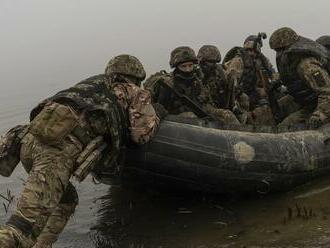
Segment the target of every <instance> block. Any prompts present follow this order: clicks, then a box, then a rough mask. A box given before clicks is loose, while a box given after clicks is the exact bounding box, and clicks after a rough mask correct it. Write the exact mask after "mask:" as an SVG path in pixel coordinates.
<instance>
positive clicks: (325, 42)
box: [316, 35, 330, 49]
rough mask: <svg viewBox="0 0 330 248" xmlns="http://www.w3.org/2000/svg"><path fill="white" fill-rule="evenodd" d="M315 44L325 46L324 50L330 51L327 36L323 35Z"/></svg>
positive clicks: (329, 41) (328, 37)
mask: <svg viewBox="0 0 330 248" xmlns="http://www.w3.org/2000/svg"><path fill="white" fill-rule="evenodd" d="M316 42H317V43H319V44H321V45H322V46H325V47H326V48H328V49H330V36H329V35H323V36H321V37H319V38H318V39H317V40H316Z"/></svg>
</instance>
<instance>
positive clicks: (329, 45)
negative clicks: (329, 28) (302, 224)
mask: <svg viewBox="0 0 330 248" xmlns="http://www.w3.org/2000/svg"><path fill="white" fill-rule="evenodd" d="M316 42H317V43H319V44H321V45H322V46H324V47H325V48H326V49H327V50H328V58H329V59H328V64H327V70H328V73H330V36H329V35H324V36H321V37H319V38H318V39H317V40H316Z"/></svg>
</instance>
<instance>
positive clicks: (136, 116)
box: [114, 83, 160, 144]
mask: <svg viewBox="0 0 330 248" xmlns="http://www.w3.org/2000/svg"><path fill="white" fill-rule="evenodd" d="M114 92H115V94H116V96H117V99H118V103H119V104H120V105H121V106H122V108H123V109H125V110H126V111H127V112H128V119H129V131H130V137H131V140H132V141H133V142H134V143H136V144H144V143H146V142H148V141H149V140H150V139H151V138H152V137H153V136H154V135H155V133H156V131H157V128H158V126H159V123H160V120H159V118H158V116H157V114H156V112H155V110H154V108H153V106H152V105H151V96H150V93H149V91H147V90H143V89H141V88H139V87H138V86H136V85H134V84H131V83H126V84H122V83H121V84H117V85H115V87H114Z"/></svg>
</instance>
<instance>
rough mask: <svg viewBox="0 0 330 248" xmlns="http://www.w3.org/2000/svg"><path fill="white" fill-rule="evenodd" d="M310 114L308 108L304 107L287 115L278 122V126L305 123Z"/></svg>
mask: <svg viewBox="0 0 330 248" xmlns="http://www.w3.org/2000/svg"><path fill="white" fill-rule="evenodd" d="M310 115H311V112H310V111H309V110H308V109H306V108H302V109H300V110H298V111H296V112H294V113H292V114H290V115H289V116H288V117H286V118H285V119H284V120H283V121H282V122H281V123H279V124H278V127H280V128H283V127H286V126H295V125H304V124H306V121H307V119H308V118H309V116H310Z"/></svg>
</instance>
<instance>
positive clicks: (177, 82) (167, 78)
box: [145, 72, 203, 115]
mask: <svg viewBox="0 0 330 248" xmlns="http://www.w3.org/2000/svg"><path fill="white" fill-rule="evenodd" d="M161 81H164V82H165V83H167V85H171V87H173V88H175V90H176V91H177V92H179V93H180V94H183V95H185V96H187V97H189V98H190V99H191V100H193V101H195V102H196V103H199V104H201V101H200V96H201V93H202V88H203V87H202V82H201V81H200V80H199V79H198V77H194V79H192V80H183V79H181V78H179V77H176V76H175V73H174V72H172V73H162V74H158V77H157V78H155V79H154V80H153V82H152V83H147V85H146V86H145V87H146V88H147V89H148V90H150V91H151V94H152V96H153V99H154V101H155V102H157V103H159V104H161V105H163V106H164V108H165V109H166V110H167V111H168V113H169V114H174V115H177V114H180V113H183V112H191V111H192V110H191V108H190V107H189V106H188V105H187V104H186V103H185V102H184V101H182V100H181V99H179V97H178V96H177V95H176V94H175V93H174V92H173V90H171V88H170V87H167V86H165V85H164V84H163V83H162V82H161ZM146 82H150V80H148V79H147V81H146Z"/></svg>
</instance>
